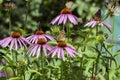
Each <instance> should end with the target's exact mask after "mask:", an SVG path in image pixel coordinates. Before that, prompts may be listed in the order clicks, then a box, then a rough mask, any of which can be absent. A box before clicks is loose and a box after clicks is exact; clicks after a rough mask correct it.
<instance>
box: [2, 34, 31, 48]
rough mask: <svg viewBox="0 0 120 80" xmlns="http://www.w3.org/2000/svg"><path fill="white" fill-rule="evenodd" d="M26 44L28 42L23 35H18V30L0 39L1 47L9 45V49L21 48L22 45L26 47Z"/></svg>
mask: <svg viewBox="0 0 120 80" xmlns="http://www.w3.org/2000/svg"><path fill="white" fill-rule="evenodd" d="M26 44H30V43H29V42H28V41H27V40H26V39H25V38H24V37H23V36H21V35H20V33H19V32H13V33H12V34H11V36H9V37H7V38H5V39H3V40H1V41H0V45H1V46H2V47H4V48H5V47H7V46H8V47H9V49H10V50H11V49H13V48H15V50H17V49H18V47H20V48H22V47H23V46H25V47H26Z"/></svg>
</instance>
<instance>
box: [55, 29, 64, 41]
mask: <svg viewBox="0 0 120 80" xmlns="http://www.w3.org/2000/svg"><path fill="white" fill-rule="evenodd" d="M57 41H65V31H64V30H62V31H61V32H60V33H59V35H58V36H57Z"/></svg>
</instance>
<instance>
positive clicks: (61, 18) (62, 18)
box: [58, 14, 65, 25]
mask: <svg viewBox="0 0 120 80" xmlns="http://www.w3.org/2000/svg"><path fill="white" fill-rule="evenodd" d="M64 15H65V14H61V16H60V19H59V22H58V25H59V24H62V22H63V21H64Z"/></svg>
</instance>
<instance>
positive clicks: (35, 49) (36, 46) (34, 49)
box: [30, 45, 39, 56]
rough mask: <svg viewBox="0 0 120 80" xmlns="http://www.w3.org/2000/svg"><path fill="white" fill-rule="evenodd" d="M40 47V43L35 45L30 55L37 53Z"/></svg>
mask: <svg viewBox="0 0 120 80" xmlns="http://www.w3.org/2000/svg"><path fill="white" fill-rule="evenodd" d="M38 47H39V46H38V45H35V46H34V48H33V49H32V50H31V54H30V55H32V56H35V53H36V51H37V48H38Z"/></svg>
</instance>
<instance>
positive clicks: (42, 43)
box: [27, 38, 51, 58]
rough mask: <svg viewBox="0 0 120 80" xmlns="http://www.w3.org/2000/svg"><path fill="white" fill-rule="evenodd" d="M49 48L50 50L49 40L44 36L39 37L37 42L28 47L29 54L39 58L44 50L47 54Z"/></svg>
mask: <svg viewBox="0 0 120 80" xmlns="http://www.w3.org/2000/svg"><path fill="white" fill-rule="evenodd" d="M47 50H48V51H50V50H51V47H50V46H49V45H48V44H47V41H46V40H45V39H44V38H39V39H38V41H37V43H36V44H33V45H32V46H30V47H29V48H28V51H27V54H30V56H35V55H36V56H37V58H38V57H39V56H40V54H42V51H43V52H44V55H45V56H47Z"/></svg>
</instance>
